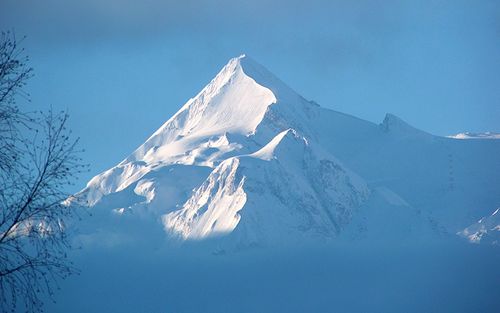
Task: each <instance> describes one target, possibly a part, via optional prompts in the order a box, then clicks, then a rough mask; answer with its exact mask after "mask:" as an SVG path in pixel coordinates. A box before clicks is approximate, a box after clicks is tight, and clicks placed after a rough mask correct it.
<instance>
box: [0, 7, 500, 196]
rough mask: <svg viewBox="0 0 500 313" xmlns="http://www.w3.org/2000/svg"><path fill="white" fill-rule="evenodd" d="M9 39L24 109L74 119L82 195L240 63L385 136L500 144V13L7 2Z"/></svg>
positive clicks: (1, 16)
mask: <svg viewBox="0 0 500 313" xmlns="http://www.w3.org/2000/svg"><path fill="white" fill-rule="evenodd" d="M0 28H1V29H4V30H5V29H14V30H15V31H16V33H17V34H18V35H26V36H27V37H28V38H27V39H26V40H25V41H24V43H23V44H24V46H25V48H26V50H27V52H28V54H29V55H30V57H31V64H32V65H33V67H34V68H35V74H36V76H35V77H34V78H33V79H32V80H31V82H30V83H29V85H28V86H27V89H28V91H29V92H30V93H31V99H32V103H30V104H28V103H20V104H21V105H23V106H26V108H39V109H44V108H48V107H49V106H50V105H52V106H53V107H54V108H56V109H68V110H69V112H70V114H71V125H70V126H71V128H72V129H73V131H74V133H75V134H76V135H78V136H80V137H81V143H82V146H83V147H84V148H85V149H86V150H87V151H86V152H85V155H84V157H85V159H86V160H87V162H88V163H90V164H91V167H92V170H91V173H89V174H88V175H84V177H82V181H81V184H82V185H83V184H84V182H85V181H86V180H87V179H88V178H90V177H91V176H93V175H94V174H97V173H98V172H100V171H102V170H105V169H107V168H108V167H110V166H112V165H114V164H116V163H118V162H119V161H121V160H122V159H123V158H125V157H126V156H127V155H128V154H129V153H130V152H132V151H133V150H134V149H135V148H136V147H137V146H138V145H139V144H141V143H142V142H143V141H144V140H145V139H146V138H147V137H148V136H149V135H150V134H151V133H152V132H153V131H154V130H156V129H157V128H158V127H159V126H160V125H161V124H162V123H163V122H164V121H166V120H167V119H168V118H169V117H170V116H171V115H172V114H173V113H175V112H176V111H177V109H179V108H180V107H181V106H182V104H184V102H185V101H187V100H188V99H189V98H190V97H192V96H194V95H195V94H196V93H197V92H198V91H199V90H200V89H201V88H202V87H203V86H204V85H205V84H207V83H208V82H209V81H210V79H211V78H212V77H213V76H214V75H215V74H216V73H217V72H218V71H219V69H220V68H221V67H222V66H223V65H224V64H225V63H226V62H227V61H228V59H229V58H231V57H234V56H237V55H239V54H241V53H247V54H248V55H250V56H252V57H253V58H254V59H255V60H257V61H258V62H260V63H261V64H263V65H264V66H266V67H267V68H268V69H270V70H271V71H272V72H274V73H275V74H276V75H277V76H278V77H280V78H281V79H282V80H283V81H285V82H286V83H287V84H288V85H290V86H291V87H292V88H294V89H295V90H296V91H298V92H299V93H300V94H302V95H303V96H304V97H306V98H308V99H312V100H315V101H316V102H318V103H319V104H320V105H322V106H324V107H328V108H332V109H335V110H339V111H342V112H346V113H350V114H353V115H356V116H358V117H361V118H364V119H367V120H370V121H373V122H376V123H379V122H380V121H381V120H382V119H383V117H384V115H385V113H386V112H391V113H393V114H395V115H398V116H400V117H401V118H403V119H405V120H406V121H408V122H409V123H410V124H412V125H414V126H416V127H418V128H421V129H423V130H426V131H428V132H431V133H434V134H438V135H446V134H453V133H457V132H461V131H496V132H500V122H499V121H500V2H499V1H463V0H455V1H429V0H423V1H336V0H333V1H314V0H312V1H297V0H288V1H271V0H268V1H263V0H256V1H245V2H243V1H234V0H233V1H227V0H213V1H192V0H184V1H157V0H143V1H132V0H108V1H106V0H87V1H67V0H66V1H64V0H46V1H36V0H26V1H19V0H2V2H1V3H0ZM79 187H80V186H78V188H79Z"/></svg>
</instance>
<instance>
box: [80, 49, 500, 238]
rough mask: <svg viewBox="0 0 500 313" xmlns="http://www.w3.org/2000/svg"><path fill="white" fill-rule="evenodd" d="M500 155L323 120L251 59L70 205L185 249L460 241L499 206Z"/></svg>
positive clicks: (323, 114) (389, 123) (326, 116)
mask: <svg viewBox="0 0 500 313" xmlns="http://www.w3.org/2000/svg"><path fill="white" fill-rule="evenodd" d="M498 156H500V141H496V140H480V141H464V140H455V139H452V138H444V137H437V136H433V135H431V134H428V133H426V132H424V131H421V130H418V129H416V128H414V127H412V126H410V125H408V124H407V123H406V122H404V121H403V120H401V119H400V118H398V117H396V116H394V115H391V114H387V116H386V117H385V119H384V121H383V122H382V123H381V124H380V125H377V124H374V123H371V122H368V121H364V120H361V119H358V118H356V117H353V116H350V115H347V114H343V113H340V112H336V111H333V110H329V109H325V108H322V107H320V106H319V105H317V104H316V103H314V102H311V101H307V100H306V99H304V98H303V97H301V96H300V95H298V94H297V93H296V92H294V91H293V90H292V89H290V88H289V87H288V86H286V85H285V84H284V83H283V82H282V81H281V80H279V79H278V78H277V77H275V76H274V75H273V74H271V73H270V72H269V71H268V70H267V69H265V68H264V67H262V66H261V65H259V64H258V63H257V62H255V61H254V60H252V59H251V58H249V57H246V56H244V55H243V56H240V57H238V58H234V59H231V60H230V61H229V63H228V64H227V65H226V66H225V67H224V68H223V69H222V70H221V71H220V72H219V73H218V74H217V76H216V77H215V78H214V79H213V80H212V81H211V82H210V83H209V84H208V85H207V86H206V87H205V88H203V90H202V91H201V92H200V93H199V94H198V95H196V97H194V98H192V99H190V100H189V101H188V102H187V103H186V104H185V105H184V106H183V107H182V108H181V109H180V110H179V111H178V112H177V113H176V114H175V115H174V116H172V117H171V118H170V119H169V120H167V121H166V122H165V124H164V125H163V126H161V127H160V128H159V129H158V130H157V131H156V132H155V133H154V134H153V135H152V136H151V137H150V138H149V139H147V140H146V142H145V143H144V144H142V145H141V146H139V148H137V149H136V150H135V151H134V152H133V153H132V154H131V155H130V156H129V157H127V158H126V159H125V160H123V161H122V162H120V163H119V164H118V165H116V166H115V167H113V168H111V169H109V170H107V171H105V172H103V173H101V174H99V175H97V176H95V177H94V178H93V179H92V180H91V181H90V182H89V183H88V184H87V187H86V188H85V189H83V190H82V191H81V192H79V193H78V194H77V195H76V196H75V197H74V198H72V199H71V200H70V202H71V203H73V204H79V205H84V206H88V207H93V208H94V209H95V210H96V211H100V212H110V214H112V217H111V218H113V219H115V220H118V223H119V220H120V219H121V218H123V217H124V216H134V217H138V219H141V218H146V219H150V220H154V221H156V222H157V226H158V227H160V228H163V229H164V230H165V232H166V233H167V234H168V235H169V236H170V237H171V238H178V239H180V240H189V239H191V240H201V239H205V238H212V237H223V238H225V239H224V240H230V241H234V242H238V243H243V244H254V243H256V244H259V243H269V242H283V241H294V240H301V239H304V238H307V239H311V240H320V241H321V240H330V239H333V238H337V237H342V236H344V237H374V236H377V237H382V238H393V237H395V233H396V237H399V236H402V235H403V234H409V235H411V236H417V237H421V236H424V235H428V234H429V233H443V232H444V233H451V234H455V233H456V232H457V231H459V230H461V229H463V228H464V227H466V226H467V225H470V224H471V223H472V222H473V221H475V220H477V219H478V218H479V217H481V216H484V215H486V214H487V212H488V211H490V212H491V209H492V208H495V207H498V206H499V204H500V192H498V190H499V186H500V184H499V178H498V175H497V173H500V161H499V160H500V158H499V157H498Z"/></svg>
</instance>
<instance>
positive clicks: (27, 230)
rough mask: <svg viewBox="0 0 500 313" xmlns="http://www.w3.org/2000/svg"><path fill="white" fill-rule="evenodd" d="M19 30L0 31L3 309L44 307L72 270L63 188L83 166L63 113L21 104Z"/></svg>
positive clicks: (23, 66) (23, 63)
mask: <svg viewBox="0 0 500 313" xmlns="http://www.w3.org/2000/svg"><path fill="white" fill-rule="evenodd" d="M19 42H20V41H19V40H17V39H16V37H15V35H14V33H12V32H3V33H2V34H1V37H0V308H2V310H1V311H8V310H11V311H18V310H19V309H22V310H24V311H26V312H40V311H42V304H43V301H42V299H43V295H44V294H49V295H50V296H52V295H53V290H54V288H55V287H57V281H58V280H59V279H61V278H65V277H67V276H68V275H69V274H71V273H72V272H73V271H74V268H73V266H72V264H71V262H69V260H68V258H67V256H66V251H67V249H68V248H69V247H70V245H69V241H68V233H67V231H66V230H65V221H66V220H67V219H68V218H70V217H71V216H72V215H73V211H72V210H71V209H70V208H69V207H68V206H66V205H65V204H64V200H65V199H67V198H68V196H69V195H68V193H67V192H66V189H67V187H68V185H71V184H72V181H73V180H74V179H75V176H76V175H78V174H79V173H80V172H81V171H82V170H84V166H83V165H82V163H81V159H80V157H79V156H78V155H79V152H80V151H79V150H77V149H76V145H77V143H78V139H76V140H75V139H72V138H71V132H70V131H69V130H68V129H67V128H66V124H67V120H68V114H66V113H65V112H59V113H54V112H53V111H52V110H49V111H48V112H41V111H39V112H23V111H22V110H21V109H19V107H18V106H17V105H16V99H18V98H19V97H24V98H26V99H27V98H28V95H27V94H26V93H25V92H24V91H23V88H24V86H25V84H26V81H27V80H28V79H29V78H30V77H31V76H32V72H33V70H32V68H31V67H29V66H28V65H27V64H28V61H29V60H28V58H27V57H26V56H25V53H24V50H23V49H21V48H19Z"/></svg>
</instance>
